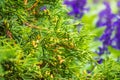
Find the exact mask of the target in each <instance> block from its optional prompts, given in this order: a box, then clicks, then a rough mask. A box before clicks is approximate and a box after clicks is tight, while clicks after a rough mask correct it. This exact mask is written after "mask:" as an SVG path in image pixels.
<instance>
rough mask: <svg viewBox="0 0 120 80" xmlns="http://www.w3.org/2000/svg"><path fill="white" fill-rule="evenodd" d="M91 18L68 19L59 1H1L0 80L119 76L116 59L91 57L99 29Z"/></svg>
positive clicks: (89, 79)
mask: <svg viewBox="0 0 120 80" xmlns="http://www.w3.org/2000/svg"><path fill="white" fill-rule="evenodd" d="M44 6H46V9H44V10H41V8H42V7H44ZM95 17H96V16H95V15H93V14H91V13H90V14H89V15H87V16H84V17H83V18H82V20H78V21H76V22H74V21H73V18H72V17H70V16H68V15H67V9H66V7H65V6H64V5H63V1H62V0H42V1H41V0H16V1H15V0H1V1H0V80H86V79H87V80H98V78H100V80H111V79H119V63H118V62H115V61H114V60H112V58H109V61H107V60H105V61H104V63H102V64H98V63H97V62H96V61H95V60H94V57H95V56H96V55H95V54H93V52H92V51H93V49H96V48H97V47H98V46H99V44H100V43H99V42H95V41H94V42H93V39H94V37H95V36H100V33H102V31H103V29H96V28H95V25H94V24H93V23H92V22H93V21H94V19H95ZM79 24H82V27H81V28H80V33H78V32H77V28H76V27H77V26H78V25H79ZM94 47H95V48H94ZM111 50H112V49H111ZM112 52H113V53H114V52H115V51H114V50H112ZM114 65H115V66H114ZM108 69H109V70H108ZM87 70H90V71H91V73H87Z"/></svg>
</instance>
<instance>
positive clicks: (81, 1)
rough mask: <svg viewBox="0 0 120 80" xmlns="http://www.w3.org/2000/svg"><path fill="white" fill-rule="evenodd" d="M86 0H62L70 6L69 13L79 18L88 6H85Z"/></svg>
mask: <svg viewBox="0 0 120 80" xmlns="http://www.w3.org/2000/svg"><path fill="white" fill-rule="evenodd" d="M86 3H87V2H86V0H64V4H66V5H67V6H70V7H71V8H72V11H71V12H69V13H68V14H69V15H73V16H75V17H77V18H81V17H82V16H83V14H84V13H85V11H86V10H88V8H85V5H86Z"/></svg>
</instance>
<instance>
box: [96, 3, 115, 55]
mask: <svg viewBox="0 0 120 80" xmlns="http://www.w3.org/2000/svg"><path fill="white" fill-rule="evenodd" d="M104 5H105V7H106V8H105V9H104V10H103V11H101V12H100V13H99V20H98V22H97V24H96V25H97V27H103V26H106V29H105V31H104V33H103V34H102V36H101V37H100V39H99V40H100V41H102V43H103V45H102V47H100V48H99V52H98V54H100V55H101V54H103V53H104V52H105V51H107V47H108V46H109V45H111V42H112V39H111V35H112V32H113V30H114V29H113V28H114V27H113V19H114V18H115V15H114V14H113V13H112V11H111V8H110V5H109V3H108V2H104Z"/></svg>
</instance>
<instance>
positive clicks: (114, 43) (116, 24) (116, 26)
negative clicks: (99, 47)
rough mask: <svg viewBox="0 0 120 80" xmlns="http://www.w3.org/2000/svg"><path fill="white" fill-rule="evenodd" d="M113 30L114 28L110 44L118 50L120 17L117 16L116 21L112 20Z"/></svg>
mask: <svg viewBox="0 0 120 80" xmlns="http://www.w3.org/2000/svg"><path fill="white" fill-rule="evenodd" d="M118 16H119V15H118ZM114 30H115V35H114V37H113V39H112V44H111V46H112V47H113V48H115V49H118V50H120V18H119V17H118V19H117V21H115V22H114Z"/></svg>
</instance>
